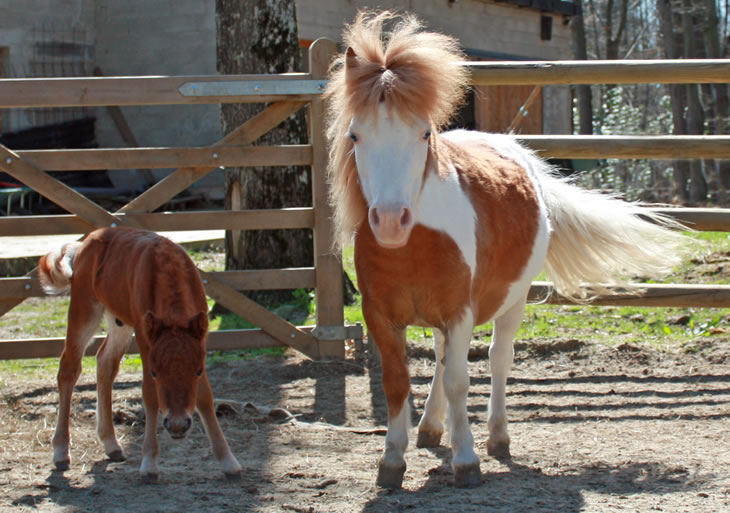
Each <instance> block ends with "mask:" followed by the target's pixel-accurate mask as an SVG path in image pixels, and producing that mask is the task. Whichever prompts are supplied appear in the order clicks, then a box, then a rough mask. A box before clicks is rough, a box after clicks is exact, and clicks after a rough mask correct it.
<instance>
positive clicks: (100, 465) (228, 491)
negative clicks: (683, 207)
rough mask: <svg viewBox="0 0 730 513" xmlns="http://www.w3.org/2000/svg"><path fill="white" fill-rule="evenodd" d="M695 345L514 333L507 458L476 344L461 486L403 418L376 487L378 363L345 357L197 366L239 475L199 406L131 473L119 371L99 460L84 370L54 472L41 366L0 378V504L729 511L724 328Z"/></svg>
mask: <svg viewBox="0 0 730 513" xmlns="http://www.w3.org/2000/svg"><path fill="white" fill-rule="evenodd" d="M419 347H422V346H419ZM694 347H695V349H696V351H695V352H691V353H686V352H659V351H656V350H653V349H650V348H647V347H643V346H642V347H639V346H633V345H629V344H623V345H621V346H619V347H618V348H607V347H605V346H593V345H590V344H586V343H583V342H578V341H575V340H567V339H566V340H560V341H553V342H552V343H539V342H538V343H531V344H529V345H526V344H520V345H519V346H518V351H517V356H516V361H515V366H514V370H513V372H512V378H511V379H510V384H509V386H508V397H507V401H508V413H509V416H510V421H511V430H510V433H511V436H512V461H511V462H509V463H500V462H498V461H496V460H494V459H491V458H490V457H489V456H487V450H486V441H487V426H486V404H487V399H488V397H489V390H490V380H489V362H488V360H487V359H486V357H485V355H484V351H475V353H474V354H473V359H472V361H471V363H470V372H471V383H472V385H471V390H470V395H469V412H470V416H471V425H472V429H473V431H474V439H475V442H476V449H477V452H478V454H480V456H481V458H482V463H481V469H482V472H483V474H484V481H483V483H482V485H481V486H479V487H476V488H472V489H466V490H464V489H455V488H454V487H453V475H452V472H451V469H450V466H449V460H450V451H449V449H448V448H447V447H446V446H442V447H439V448H437V449H433V450H429V449H417V448H416V447H415V443H414V440H413V439H415V429H414V430H413V431H412V437H411V438H412V441H411V444H410V447H409V451H408V453H407V455H406V459H407V462H408V469H407V471H406V476H405V480H404V483H403V484H404V488H403V489H402V490H398V491H387V490H381V489H378V488H376V487H375V473H376V468H377V460H378V458H379V455H380V452H381V450H382V448H383V443H384V436H383V435H384V429H381V428H382V427H383V426H384V424H385V420H386V412H385V403H384V399H383V395H382V390H381V387H380V376H379V374H378V372H377V369H375V370H373V371H368V370H367V369H364V368H363V367H362V366H360V365H358V364H357V363H355V361H354V360H350V361H346V362H344V363H342V362H339V363H336V362H312V361H308V360H305V359H303V358H299V357H296V356H293V355H292V356H290V357H288V358H271V357H260V358H257V359H253V360H247V361H242V360H241V361H232V362H226V363H220V364H215V365H212V366H211V368H210V375H211V382H212V384H213V387H214V391H215V394H216V398H217V399H218V401H219V413H220V418H221V424H222V427H223V430H224V432H225V433H226V435H227V438H228V441H229V443H230V444H231V446H232V449H233V452H234V453H235V454H236V455H237V457H238V458H239V460H240V462H241V464H242V466H243V467H244V473H243V476H242V478H241V479H240V480H239V481H226V480H225V479H224V477H223V475H222V473H220V472H219V470H218V468H217V464H216V462H215V460H214V459H213V458H212V456H211V453H210V449H209V447H208V443H207V440H206V438H205V435H204V433H203V430H202V427H201V424H200V422H199V421H197V419H196V424H195V428H194V430H193V434H192V435H191V436H190V437H189V438H188V439H187V440H184V441H182V442H173V441H172V440H171V439H170V438H169V437H168V436H167V435H166V433H162V434H161V436H160V438H161V467H162V477H161V480H160V483H159V484H156V485H149V484H142V483H141V482H140V480H139V475H138V467H139V464H140V452H141V443H142V433H143V424H144V420H143V418H142V407H141V391H140V376H139V375H136V374H124V375H121V376H120V377H119V379H118V384H117V386H116V391H115V398H114V411H115V420H116V423H117V431H118V434H119V436H120V438H121V443H122V445H123V446H124V447H125V450H126V452H127V454H128V456H129V460H128V461H126V462H123V463H112V462H110V461H108V460H106V459H105V456H104V454H103V451H102V448H101V444H100V443H99V442H98V441H97V440H96V434H95V414H94V408H95V403H96V400H95V386H94V379H93V376H94V370H93V369H85V372H84V375H83V376H82V378H81V381H80V384H79V387H78V388H77V393H76V394H75V396H74V408H73V416H72V424H73V427H72V451H71V457H72V466H71V469H70V470H68V471H65V472H59V471H55V470H53V468H52V464H51V447H50V439H51V436H52V434H53V428H54V426H55V410H56V401H57V394H56V391H55V385H54V382H53V381H54V380H52V379H44V380H35V381H33V380H26V381H24V382H23V383H14V382H10V381H8V380H7V378H3V379H5V380H6V382H4V383H2V391H3V398H2V399H3V400H2V402H1V403H0V512H3V513H5V512H10V511H13V512H19V513H20V512H31V511H32V512H53V513H56V512H62V511H63V512H66V511H69V512H71V511H73V512H92V511H93V512H96V511H99V512H102V511H103V512H105V513H113V512H129V511H149V512H176V511H190V510H194V511H206V512H229V511H262V512H361V511H362V512H383V513H384V512H390V511H393V512H395V511H418V512H452V511H453V512H470V511H475V512H476V511H479V512H484V511H495V512H502V511H504V512H515V511H545V512H548V511H549V512H556V511H560V512H577V511H591V512H606V511H624V510H626V511H692V512H711V511H713V512H714V511H717V512H720V511H730V343H729V342H728V341H727V340H719V339H718V338H717V337H716V338H714V339H713V341H712V342H710V341H709V340H707V341H704V342H703V341H702V340H700V341H698V342H697V343H696V344H694ZM411 353H412V354H411V361H410V368H411V374H412V382H413V387H412V388H413V396H412V404H413V420H414V425H415V423H416V422H417V419H418V416H419V415H420V414H421V413H422V411H423V404H424V401H425V399H426V395H427V393H428V384H429V381H430V378H431V375H432V371H433V366H434V365H433V360H432V359H430V358H429V357H428V354H427V352H424V351H423V350H417V349H414V350H412V351H411ZM249 403H250V404H249ZM443 443H446V437H445V438H444V441H443Z"/></svg>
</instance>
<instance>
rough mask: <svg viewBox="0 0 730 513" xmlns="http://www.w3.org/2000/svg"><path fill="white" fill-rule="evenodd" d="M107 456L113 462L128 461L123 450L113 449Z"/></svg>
mask: <svg viewBox="0 0 730 513" xmlns="http://www.w3.org/2000/svg"><path fill="white" fill-rule="evenodd" d="M106 457H107V458H109V461H113V462H120V461H127V456H126V455H125V454H124V453H123V452H122V451H112V452H110V453H109V454H107V455H106Z"/></svg>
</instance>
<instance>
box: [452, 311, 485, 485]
mask: <svg viewBox="0 0 730 513" xmlns="http://www.w3.org/2000/svg"><path fill="white" fill-rule="evenodd" d="M473 330H474V316H473V313H472V311H471V309H470V308H467V310H466V312H465V313H464V317H463V318H462V319H461V320H460V321H458V322H454V323H453V324H452V325H451V326H449V327H448V329H447V332H446V350H445V356H444V360H445V361H444V392H445V393H446V397H447V399H448V401H449V423H450V432H451V451H452V459H451V466H452V468H453V469H454V483H455V485H456V486H458V487H468V486H476V485H478V484H480V483H481V481H482V475H481V471H480V470H479V457H478V456H477V455H476V453H475V452H474V438H473V436H472V434H471V428H470V427H469V417H468V415H467V410H466V399H467V396H468V394H469V372H468V368H467V356H468V353H469V343H470V342H471V337H472V331H473Z"/></svg>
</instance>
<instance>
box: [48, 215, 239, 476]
mask: <svg viewBox="0 0 730 513" xmlns="http://www.w3.org/2000/svg"><path fill="white" fill-rule="evenodd" d="M39 275H40V280H41V284H42V285H43V287H44V289H45V290H46V292H48V293H49V294H58V293H60V292H63V291H65V290H67V289H68V288H69V287H70V288H71V306H70V308H69V312H68V327H67V332H66V342H65V344H64V348H63V353H62V354H61V363H60V368H59V371H58V390H59V407H58V423H57V425H56V433H55V435H54V436H53V450H54V452H53V462H54V463H55V465H56V468H57V469H59V470H65V469H67V468H68V466H69V463H70V459H69V433H68V428H69V413H70V409H71V393H72V392H73V388H74V385H75V384H76V381H77V380H78V378H79V375H80V374H81V358H82V357H83V355H84V352H85V351H86V347H87V346H88V344H89V342H90V341H91V340H92V338H93V335H94V332H95V331H96V329H97V327H98V326H99V322H100V320H101V317H102V315H103V316H104V317H105V319H106V323H107V329H108V332H109V333H108V335H107V337H106V339H105V340H104V342H103V343H102V345H101V347H100V348H99V351H98V352H97V354H96V359H97V394H98V399H97V405H96V408H97V432H98V434H99V438H100V439H101V442H102V443H103V444H104V451H105V453H106V454H107V456H108V457H109V459H111V460H112V461H123V460H125V459H126V457H125V455H124V452H123V451H122V448H121V447H120V445H119V442H117V439H116V436H115V434H114V424H113V422H112V384H113V382H114V378H115V377H116V375H117V372H118V371H119V362H120V360H121V358H122V356H123V355H124V353H125V351H126V350H127V348H128V347H129V343H130V341H131V340H132V334H135V335H136V340H137V345H138V346H139V352H140V354H141V356H142V367H143V382H142V392H143V399H144V406H145V415H146V417H145V418H146V419H147V420H146V423H145V437H144V446H143V449H142V456H143V457H142V465H141V468H140V473H141V475H142V478H143V479H144V480H146V481H156V480H157V479H158V475H159V465H158V461H157V456H158V453H159V446H158V442H157V413H158V410H159V411H161V412H162V416H163V424H164V426H165V429H167V431H168V433H169V434H170V436H172V438H176V439H179V438H184V437H185V436H186V435H187V434H188V432H189V431H190V427H191V425H192V413H193V411H194V410H195V409H196V408H197V410H198V413H199V414H200V416H201V418H202V420H203V424H204V425H205V430H206V432H207V434H208V437H209V439H210V443H211V446H212V448H213V453H214V454H215V457H216V458H217V459H218V462H219V463H220V465H221V468H222V470H223V472H224V473H225V474H226V475H227V476H229V477H235V476H237V475H239V474H240V472H241V466H240V465H239V464H238V461H236V458H235V457H234V456H233V454H232V453H231V450H230V449H229V447H228V443H227V442H226V439H225V437H224V436H223V432H222V431H221V428H220V425H219V424H218V419H217V418H216V415H215V410H214V405H213V394H212V392H211V389H210V384H209V383H208V377H207V375H206V371H205V341H206V335H207V331H208V317H207V311H208V305H207V303H206V299H205V292H204V290H203V284H202V282H201V280H200V277H199V275H198V272H197V269H196V268H195V265H194V264H193V263H192V261H191V260H190V257H188V255H187V254H186V253H185V251H183V250H182V249H181V248H180V247H179V246H178V245H177V244H175V243H173V242H171V241H170V240H168V239H166V238H164V237H161V236H159V235H157V234H155V233H153V232H148V231H143V230H135V229H130V228H102V229H99V230H96V231H93V232H91V233H90V234H89V235H88V236H87V237H86V238H85V239H84V241H83V242H81V243H79V242H74V243H71V244H66V245H65V246H63V248H61V250H60V251H53V252H51V253H48V254H47V255H45V256H43V257H41V259H40V262H39Z"/></svg>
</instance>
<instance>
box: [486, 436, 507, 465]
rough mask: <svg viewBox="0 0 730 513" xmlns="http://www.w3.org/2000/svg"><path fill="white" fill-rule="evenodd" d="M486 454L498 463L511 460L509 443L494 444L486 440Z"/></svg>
mask: <svg viewBox="0 0 730 513" xmlns="http://www.w3.org/2000/svg"><path fill="white" fill-rule="evenodd" d="M487 454H489V455H490V456H491V457H492V458H495V459H498V460H500V461H505V460H509V459H512V456H511V455H510V452H509V442H494V443H492V441H491V440H487Z"/></svg>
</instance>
